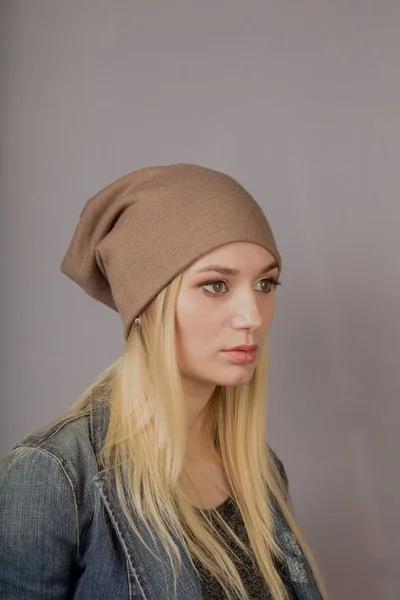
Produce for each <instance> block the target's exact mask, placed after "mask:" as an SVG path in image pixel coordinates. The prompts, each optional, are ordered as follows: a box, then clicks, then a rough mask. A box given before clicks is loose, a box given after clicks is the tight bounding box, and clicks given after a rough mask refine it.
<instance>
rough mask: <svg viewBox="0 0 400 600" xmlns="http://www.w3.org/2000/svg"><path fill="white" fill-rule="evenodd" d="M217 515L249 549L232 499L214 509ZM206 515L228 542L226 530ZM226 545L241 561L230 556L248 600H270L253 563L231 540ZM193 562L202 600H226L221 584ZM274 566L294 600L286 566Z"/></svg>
mask: <svg viewBox="0 0 400 600" xmlns="http://www.w3.org/2000/svg"><path fill="white" fill-rule="evenodd" d="M217 510H218V512H219V513H220V514H221V516H223V518H224V519H225V521H226V522H227V523H228V524H229V526H230V527H232V529H233V530H234V532H235V533H236V535H237V536H238V537H239V539H240V540H241V541H242V542H244V543H245V544H246V546H247V547H249V538H248V535H247V531H246V528H245V525H244V522H243V519H242V516H241V514H240V511H239V509H238V507H237V505H236V503H235V502H234V500H233V499H232V498H230V497H229V498H228V499H227V500H225V502H223V503H222V504H220V505H219V506H218V507H217ZM205 512H206V513H208V514H209V516H210V517H211V519H212V521H213V523H214V524H215V526H216V528H217V530H218V533H220V534H221V535H222V536H223V537H224V539H225V540H226V541H227V539H228V538H227V534H226V532H225V530H224V529H223V528H222V526H221V525H220V523H218V521H217V519H216V517H215V516H214V515H213V514H212V511H211V509H210V510H206V511H205ZM229 545H230V546H232V545H234V552H235V553H236V554H237V555H238V556H239V558H240V560H239V561H238V560H237V559H236V558H235V557H234V556H233V555H231V556H230V558H232V560H234V563H235V566H236V568H237V569H238V571H239V574H240V577H241V579H242V583H243V585H244V587H245V589H246V592H247V594H248V597H249V600H272V596H271V593H270V591H269V589H268V586H267V584H266V583H265V580H264V578H263V576H262V574H261V572H260V570H259V568H258V566H257V564H256V562H255V560H254V561H251V560H250V559H249V557H247V556H246V555H245V554H244V553H243V552H242V550H241V549H240V548H239V547H238V546H237V544H234V543H233V542H232V541H231V540H230V541H229ZM193 562H194V564H195V566H196V569H197V570H198V573H199V576H200V583H201V589H202V594H203V596H204V600H224V599H226V598H227V596H226V594H225V592H224V590H223V588H222V587H221V584H220V583H219V581H218V580H217V579H215V577H213V576H212V575H211V573H210V572H209V571H208V570H207V569H205V568H204V567H203V566H202V565H201V564H200V563H199V561H198V560H197V559H196V558H195V557H193ZM275 565H276V566H277V568H278V571H279V573H280V575H281V578H282V580H283V582H284V583H285V586H286V589H287V592H288V596H289V599H290V600H297V598H298V597H297V595H296V592H295V590H294V588H293V586H292V583H291V581H290V576H289V573H288V572H287V569H286V567H285V565H283V564H282V563H279V562H275Z"/></svg>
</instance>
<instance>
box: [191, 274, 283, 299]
mask: <svg viewBox="0 0 400 600" xmlns="http://www.w3.org/2000/svg"><path fill="white" fill-rule="evenodd" d="M260 281H269V282H270V283H271V284H272V285H274V286H275V287H276V286H278V285H281V284H282V282H281V281H279V279H277V278H274V277H264V278H263V279H260ZM260 281H259V282H258V283H260ZM214 283H223V284H225V285H227V282H226V281H224V280H223V279H213V280H212V281H206V283H202V284H201V285H200V286H199V287H201V288H205V287H207V286H209V285H213V284H214ZM205 291H206V292H207V293H209V294H211V295H212V296H222V293H215V292H209V291H208V290H205ZM259 291H261V293H262V294H270V293H271V291H272V288H270V289H269V290H268V291H265V290H259Z"/></svg>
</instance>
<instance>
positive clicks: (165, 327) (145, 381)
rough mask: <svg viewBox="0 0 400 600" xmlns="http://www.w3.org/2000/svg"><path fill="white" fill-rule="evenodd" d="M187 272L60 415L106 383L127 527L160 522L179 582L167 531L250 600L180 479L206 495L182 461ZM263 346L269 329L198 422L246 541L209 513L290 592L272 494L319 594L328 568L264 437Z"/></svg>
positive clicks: (231, 591) (234, 593) (109, 444)
mask: <svg viewBox="0 0 400 600" xmlns="http://www.w3.org/2000/svg"><path fill="white" fill-rule="evenodd" d="M181 280H182V274H180V275H178V276H177V277H176V278H175V279H174V280H172V281H171V282H170V283H169V284H168V285H167V286H166V287H165V288H163V289H162V290H161V292H160V293H159V294H158V295H157V296H156V297H155V298H154V300H153V301H152V302H151V303H150V304H148V305H147V306H146V308H145V309H144V310H143V311H142V313H141V328H140V330H138V329H137V328H136V327H135V326H133V327H132V328H131V330H130V333H129V337H128V339H127V342H126V345H125V347H124V349H123V352H122V354H121V356H120V357H119V358H118V360H117V361H116V362H115V363H113V364H112V365H111V366H109V367H108V368H107V369H106V370H105V371H104V372H103V373H101V374H100V376H99V377H98V378H97V379H96V380H95V381H94V382H93V383H92V385H91V386H90V387H89V388H88V389H87V390H85V391H84V392H83V394H81V396H80V397H79V398H78V401H77V402H76V403H75V405H74V406H73V407H72V408H71V409H70V411H68V413H67V415H64V416H73V415H78V414H88V412H89V404H90V397H91V396H92V395H93V394H95V396H94V397H95V398H96V397H98V399H99V401H100V400H101V398H102V397H104V392H107V396H108V403H109V409H110V420H109V425H108V430H107V435H106V440H105V444H104V447H103V449H102V461H103V464H104V466H105V468H106V469H110V470H112V471H113V472H114V473H115V477H116V492H117V495H118V499H119V501H120V504H121V508H122V510H123V512H124V514H125V516H126V518H127V520H128V522H129V523H130V525H131V527H132V528H133V529H134V531H135V532H136V533H137V535H138V536H139V537H140V538H141V539H142V541H143V543H145V542H144V540H143V538H142V536H141V535H140V533H139V531H138V530H137V527H136V526H135V523H134V521H133V519H132V516H131V515H132V512H133V510H134V511H135V512H136V514H137V515H138V516H139V518H142V519H143V520H144V523H145V525H146V526H147V527H148V528H149V531H150V534H151V535H153V534H152V533H151V529H153V530H155V532H156V533H157V535H158V536H159V538H160V540H161V541H162V543H163V545H164V548H165V551H166V554H167V555H168V557H169V561H170V564H171V567H172V570H173V574H174V581H175V585H176V577H177V575H178V573H179V570H180V568H181V555H180V551H179V548H178V546H177V545H176V543H175V542H174V540H173V537H172V536H171V532H172V533H173V534H174V535H176V536H177V537H178V539H179V540H180V542H181V543H182V544H183V547H184V548H185V549H186V550H187V551H188V552H189V553H191V554H192V556H194V557H196V558H197V560H198V561H200V563H201V564H202V565H203V566H204V567H206V569H208V570H209V571H210V572H211V574H212V575H213V576H214V577H216V578H217V579H218V581H219V582H220V584H221V586H222V587H223V589H224V591H225V593H226V594H227V596H228V598H229V599H230V600H236V599H238V600H248V596H247V594H246V591H245V588H244V586H243V584H242V581H241V579H240V576H239V573H238V571H237V569H236V567H235V566H234V563H233V562H232V560H231V559H230V557H229V555H228V553H227V552H226V549H228V548H229V546H228V545H226V543H225V542H224V540H223V539H222V538H221V536H220V535H219V534H218V533H217V530H216V529H215V527H214V526H213V524H212V522H211V520H210V518H209V516H208V515H207V514H206V513H205V512H203V511H202V510H199V509H196V508H195V507H194V506H193V505H192V503H191V502H190V500H189V497H188V495H187V493H186V491H187V487H185V485H184V483H185V484H186V486H187V485H189V486H190V487H191V489H192V490H193V491H194V492H193V493H194V494H195V495H196V496H197V497H198V498H201V495H200V492H199V491H197V490H195V487H194V485H193V484H191V482H190V478H189V476H188V474H187V473H186V471H185V468H184V460H185V451H186V445H187V440H188V430H187V407H186V404H185V399H184V395H183V390H182V383H181V377H180V373H179V369H178V362H177V350H176V337H175V331H176V330H175V308H176V302H177V297H178V293H179V289H180V285H181ZM267 347H268V337H267V338H266V339H265V343H264V345H263V347H262V348H261V353H260V356H259V360H258V363H257V366H256V367H255V370H254V374H253V377H252V379H251V380H250V381H249V382H248V383H246V384H243V385H239V386H232V387H221V386H217V387H216V389H215V392H214V394H213V396H212V398H211V399H210V401H209V403H208V405H207V412H206V418H205V421H204V428H203V430H202V435H203V440H204V441H205V442H206V444H207V447H209V448H210V449H211V452H212V453H213V454H214V456H215V457H216V458H217V459H218V460H220V461H221V464H222V466H223V469H224V472H225V476H226V478H227V481H228V483H229V486H230V491H231V495H232V497H233V499H234V500H235V501H236V503H237V505H238V507H239V509H240V512H241V515H242V518H243V521H244V524H245V527H246V530H247V534H248V538H249V541H250V550H249V549H248V548H246V546H245V545H244V544H243V542H242V541H241V540H240V539H239V538H238V537H237V536H236V535H235V533H234V532H233V530H232V529H231V528H230V527H229V525H228V524H227V523H225V522H224V520H223V519H222V517H221V516H220V515H219V513H218V512H216V511H211V513H212V514H213V515H215V516H216V518H217V521H218V522H220V523H221V526H222V527H223V528H224V529H226V530H227V532H228V533H229V535H230V536H231V537H232V538H233V540H234V541H235V542H236V543H237V544H238V546H240V547H241V548H242V550H243V551H244V552H245V553H246V554H247V555H250V556H251V552H252V553H253V555H252V556H253V560H254V557H255V560H256V562H257V564H258V567H259V569H260V570H261V572H262V574H263V576H264V578H265V580H266V581H267V583H268V586H269V589H270V591H271V594H272V597H273V599H274V600H288V596H287V592H286V590H285V586H284V583H283V582H282V580H281V578H280V576H279V574H278V572H277V569H276V567H275V565H274V562H273V561H274V559H275V558H277V559H283V553H282V551H281V549H280V547H279V545H278V543H277V541H276V539H275V537H274V527H275V525H276V517H275V513H274V510H273V507H272V496H274V497H275V498H276V500H277V502H278V503H279V505H280V507H281V510H282V512H283V514H284V516H285V518H286V520H287V522H288V524H289V526H290V528H291V530H292V532H293V534H294V536H295V538H296V540H297V542H298V543H299V545H300V547H301V549H302V551H303V553H304V555H305V557H306V559H307V561H308V563H309V566H310V569H311V571H312V572H313V575H314V577H315V580H316V582H317V585H318V588H319V590H320V592H321V595H322V598H323V599H324V600H327V598H328V596H327V591H326V588H325V585H324V582H323V579H322V575H321V573H320V571H319V568H318V565H317V563H316V560H315V558H314V557H313V555H312V552H311V549H310V548H309V546H308V544H307V542H306V540H305V539H304V537H303V536H302V534H301V532H300V529H299V527H298V526H297V524H296V522H295V519H294V517H293V514H292V512H293V511H292V510H291V501H290V496H289V495H288V493H287V488H286V486H285V482H284V481H283V479H282V477H281V476H280V473H279V471H278V468H277V466H276V463H275V460H274V457H273V452H272V450H271V449H270V448H269V446H268V444H267V443H266V440H265V422H266V414H267V409H266V391H267V371H268V351H267ZM123 482H124V484H123ZM185 490H186V491H185ZM200 503H201V501H200ZM207 512H209V511H207ZM146 546H147V544H146ZM149 550H150V549H149ZM150 551H151V550H150ZM153 555H154V554H153ZM154 557H155V559H157V560H160V558H159V557H158V556H155V555H154ZM192 564H193V563H192ZM193 566H194V564H193ZM168 597H169V596H168ZM172 597H174V596H172Z"/></svg>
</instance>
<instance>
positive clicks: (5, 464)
mask: <svg viewBox="0 0 400 600" xmlns="http://www.w3.org/2000/svg"><path fill="white" fill-rule="evenodd" d="M78 553H79V525H78V519H77V510H76V502H75V494H74V489H73V486H72V481H71V478H70V476H69V474H68V472H67V468H66V465H65V464H63V463H62V461H61V460H60V459H59V458H58V457H56V456H55V455H53V454H51V453H49V452H48V451H46V450H43V449H41V448H37V447H17V448H15V449H13V450H11V451H10V452H9V453H8V454H7V455H6V456H5V457H4V459H3V460H2V462H1V465H0V598H2V600H11V599H13V600H15V599H16V598H18V600H28V599H29V600H39V598H40V600H61V599H64V598H71V596H72V594H71V590H72V588H73V580H74V565H76V563H77V560H78Z"/></svg>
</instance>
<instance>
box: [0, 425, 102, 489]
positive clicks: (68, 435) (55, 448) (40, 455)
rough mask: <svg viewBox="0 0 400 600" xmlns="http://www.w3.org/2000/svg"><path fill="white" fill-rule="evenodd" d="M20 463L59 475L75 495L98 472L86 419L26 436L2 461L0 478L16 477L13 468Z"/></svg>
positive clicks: (36, 431)
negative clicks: (6, 475)
mask: <svg viewBox="0 0 400 600" xmlns="http://www.w3.org/2000/svg"><path fill="white" fill-rule="evenodd" d="M22 463H25V464H29V465H31V467H32V466H33V467H34V468H35V469H37V470H38V471H40V470H42V471H46V470H49V469H58V470H60V471H63V472H64V474H65V476H66V477H67V479H68V481H69V483H70V485H71V486H72V488H73V490H74V492H75V494H78V493H79V490H80V488H82V487H84V486H85V485H86V483H87V481H89V480H91V479H92V478H93V476H94V475H95V474H96V472H97V470H98V467H97V460H96V456H95V453H94V449H93V446H92V443H91V439H90V430H89V417H88V416H78V417H71V418H68V419H60V420H59V421H57V422H55V423H52V424H48V425H44V426H43V427H41V428H40V429H37V430H35V431H33V432H32V433H30V434H28V435H27V436H25V437H24V438H23V439H22V440H20V441H19V442H18V443H16V444H15V445H14V446H13V447H12V448H11V450H9V452H8V453H7V454H6V455H5V456H4V457H3V458H2V460H1V462H0V476H1V477H3V476H5V473H7V472H8V473H9V472H10V471H15V473H17V472H18V468H17V465H19V466H21V465H22Z"/></svg>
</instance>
